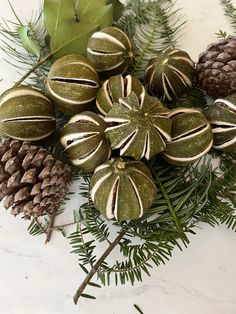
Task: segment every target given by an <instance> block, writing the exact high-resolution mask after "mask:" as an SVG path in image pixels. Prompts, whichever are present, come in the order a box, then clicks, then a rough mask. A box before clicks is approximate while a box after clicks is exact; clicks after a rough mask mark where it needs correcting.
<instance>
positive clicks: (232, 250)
mask: <svg viewBox="0 0 236 314" xmlns="http://www.w3.org/2000/svg"><path fill="white" fill-rule="evenodd" d="M11 3H12V5H13V6H14V8H15V9H16V11H17V12H18V14H19V16H20V17H22V18H23V19H24V18H29V17H30V16H31V12H32V9H36V8H38V7H39V3H40V1H38V0H21V1H19V0H11ZM233 3H235V4H236V0H234V1H233ZM176 6H177V7H180V8H181V7H182V8H183V10H182V13H183V14H184V15H185V18H186V19H187V20H188V23H187V26H186V28H185V30H184V32H183V35H182V37H181V38H180V44H181V47H182V49H185V50H187V51H188V52H189V54H190V55H191V56H192V58H193V60H195V61H196V60H197V58H198V55H199V53H200V52H201V51H203V50H204V49H205V48H206V46H207V45H208V44H209V43H211V42H214V41H215V40H216V35H215V33H216V32H218V30H219V29H222V30H225V31H227V33H231V32H232V29H231V27H230V23H229V22H228V20H227V19H226V18H225V17H224V14H223V10H222V8H221V6H220V5H219V1H218V0H208V1H205V0H198V1H194V0H177V4H176ZM0 14H1V17H2V18H4V19H10V20H12V19H13V15H12V13H11V10H10V7H9V5H8V1H7V0H1V1H0ZM0 57H1V59H0V69H1V71H0V79H3V80H2V81H1V82H0V91H1V92H2V91H4V90H5V89H6V88H9V87H10V86H11V85H12V82H13V81H14V80H16V79H17V74H16V73H15V70H14V68H12V67H11V66H10V65H9V64H7V63H6V62H5V61H4V60H3V59H2V58H3V57H5V56H4V55H3V53H2V52H1V55H0ZM75 190H76V187H75ZM80 201H81V200H80V199H79V197H78V193H77V194H76V195H74V197H73V199H72V200H71V202H70V203H69V204H68V206H67V207H68V208H67V212H68V211H72V210H73V209H76V208H78V206H79V204H80ZM66 219H68V217H66V214H65V215H64V216H63V217H60V218H58V221H59V220H60V221H62V222H63V221H65V220H66ZM27 226H28V222H25V221H21V220H20V219H19V218H14V217H13V216H11V215H10V214H9V213H8V212H6V211H5V210H4V209H2V208H1V211H0V265H1V267H0V314H77V313H79V314H94V313H96V314H121V313H122V314H135V313H138V312H137V310H136V309H135V308H134V306H133V305H134V304H138V305H139V306H140V308H141V309H142V310H143V312H144V313H145V314H199V313H200V314H236V267H235V264H236V245H235V243H236V242H235V241H236V238H235V233H234V232H233V231H230V230H227V229H226V227H224V226H221V227H217V228H211V227H209V226H206V225H203V224H200V225H199V228H197V229H196V232H197V235H195V236H190V239H191V243H190V245H189V247H188V248H187V249H184V250H183V252H180V251H178V250H175V251H174V253H173V258H171V260H170V261H169V262H168V263H166V265H165V266H163V265H162V266H160V267H158V268H154V269H153V270H152V271H151V277H147V276H144V280H143V282H142V283H140V284H136V285H135V286H134V287H132V286H131V285H126V286H123V287H121V286H118V287H115V286H114V285H112V286H111V287H105V288H102V289H96V291H95V294H96V297H97V299H96V300H87V299H81V301H80V303H79V305H78V306H74V304H73V301H72V297H73V294H74V292H75V290H76V288H77V286H78V285H79V284H80V283H81V281H82V279H83V278H84V273H82V271H81V270H80V268H79V266H78V261H77V256H76V255H73V254H70V250H71V247H70V246H69V241H68V240H67V239H66V238H63V237H62V235H61V234H60V233H57V232H56V233H54V234H53V237H52V240H51V242H50V243H48V244H47V245H46V246H45V245H44V239H43V237H41V236H39V237H32V236H30V235H29V234H28V232H27V230H26V229H27ZM101 253H102V251H101ZM87 292H88V293H89V292H90V288H89V289H88V290H87Z"/></svg>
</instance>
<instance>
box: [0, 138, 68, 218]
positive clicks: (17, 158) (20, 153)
mask: <svg viewBox="0 0 236 314" xmlns="http://www.w3.org/2000/svg"><path fill="white" fill-rule="evenodd" d="M70 181H71V174H70V171H69V169H68V168H67V166H66V165H64V164H63V163H62V162H61V161H59V160H56V159H55V158H54V157H53V156H52V155H51V154H50V152H49V151H47V150H46V149H44V148H41V147H39V146H35V145H32V144H31V143H30V142H20V141H18V140H10V139H7V140H4V141H3V142H2V143H0V200H3V206H4V207H5V208H11V213H12V214H13V215H15V216H16V215H18V214H20V213H22V214H23V218H26V219H27V218H28V219H29V218H30V217H31V216H41V215H44V214H46V213H48V214H52V213H54V212H55V210H56V209H57V208H58V206H59V205H60V204H61V202H62V200H63V199H64V196H65V194H66V191H67V190H68V187H69V184H70Z"/></svg>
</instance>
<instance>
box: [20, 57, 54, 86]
mask: <svg viewBox="0 0 236 314" xmlns="http://www.w3.org/2000/svg"><path fill="white" fill-rule="evenodd" d="M54 53H56V52H55V51H52V52H50V53H49V54H47V55H46V56H45V57H44V58H42V59H41V60H39V61H37V62H36V63H35V64H34V65H33V66H32V67H31V68H30V69H29V71H28V72H26V73H25V75H24V76H22V78H21V79H20V80H19V81H17V82H16V83H15V84H14V87H17V86H18V85H20V84H21V83H22V82H24V80H25V79H26V78H27V77H28V76H29V75H30V74H31V73H33V72H34V71H35V70H36V69H37V68H38V67H40V65H42V64H44V63H45V62H46V61H47V60H48V59H49V58H51V56H52V55H53V54H54Z"/></svg>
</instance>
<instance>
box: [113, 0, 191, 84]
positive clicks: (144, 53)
mask: <svg viewBox="0 0 236 314" xmlns="http://www.w3.org/2000/svg"><path fill="white" fill-rule="evenodd" d="M184 25H185V20H184V19H183V16H182V15H181V13H180V9H175V1H171V0H160V1H155V0H148V1H145V2H144V1H143V0H136V1H129V2H128V5H127V8H126V14H124V16H123V18H121V19H120V20H119V23H118V26H119V27H121V28H123V30H124V31H125V32H126V33H127V34H128V35H129V37H130V38H133V44H134V48H135V60H134V64H133V68H132V70H131V72H132V74H133V75H134V76H136V77H139V78H141V79H142V78H143V77H144V75H145V69H146V66H147V64H148V61H149V60H150V59H151V58H152V57H154V56H155V55H156V53H157V52H159V51H162V50H163V49H166V48H168V47H171V46H172V47H174V46H176V44H177V39H178V36H179V33H180V31H181V30H182V29H183V27H184Z"/></svg>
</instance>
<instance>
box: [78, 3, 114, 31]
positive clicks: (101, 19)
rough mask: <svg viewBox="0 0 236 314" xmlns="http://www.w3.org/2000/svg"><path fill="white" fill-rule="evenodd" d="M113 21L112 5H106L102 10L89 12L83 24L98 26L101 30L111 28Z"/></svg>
mask: <svg viewBox="0 0 236 314" xmlns="http://www.w3.org/2000/svg"><path fill="white" fill-rule="evenodd" d="M112 19H113V7H112V4H108V5H104V6H103V7H101V8H100V9H94V10H91V11H89V12H87V13H86V14H85V15H84V16H83V17H82V18H81V20H80V21H81V23H85V24H98V25H99V27H100V28H103V27H107V26H110V25H111V24H112Z"/></svg>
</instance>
